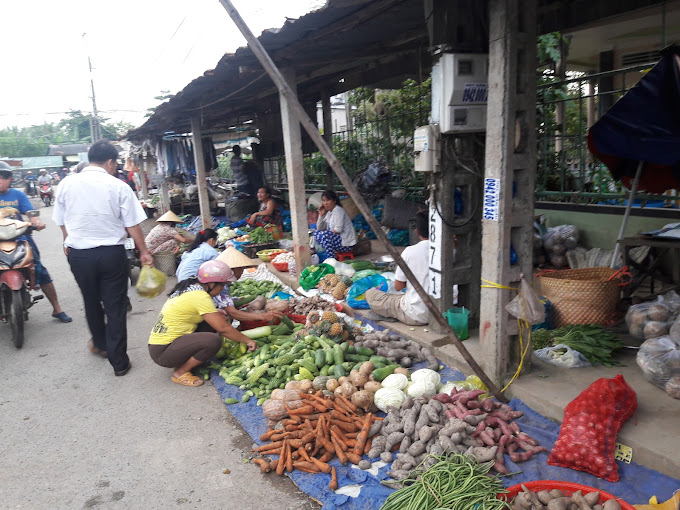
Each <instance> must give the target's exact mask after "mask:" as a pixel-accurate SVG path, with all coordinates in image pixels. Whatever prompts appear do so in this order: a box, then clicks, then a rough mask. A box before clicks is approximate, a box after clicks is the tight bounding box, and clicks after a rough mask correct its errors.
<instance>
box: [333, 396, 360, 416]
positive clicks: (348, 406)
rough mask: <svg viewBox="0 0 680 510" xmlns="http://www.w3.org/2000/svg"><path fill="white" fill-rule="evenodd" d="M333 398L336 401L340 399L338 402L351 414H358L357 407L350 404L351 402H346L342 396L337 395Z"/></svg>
mask: <svg viewBox="0 0 680 510" xmlns="http://www.w3.org/2000/svg"><path fill="white" fill-rule="evenodd" d="M335 398H336V400H337V399H340V402H342V405H344V406H345V407H347V409H349V410H350V411H352V413H354V414H357V413H358V412H359V408H358V407H357V406H355V405H354V404H352V402H350V401H349V400H347V399H346V398H345V397H343V396H342V395H338V396H337V397H335Z"/></svg>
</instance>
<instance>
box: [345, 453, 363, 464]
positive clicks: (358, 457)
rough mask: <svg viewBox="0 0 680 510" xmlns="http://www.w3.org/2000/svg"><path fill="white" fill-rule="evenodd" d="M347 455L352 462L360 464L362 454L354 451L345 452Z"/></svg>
mask: <svg viewBox="0 0 680 510" xmlns="http://www.w3.org/2000/svg"><path fill="white" fill-rule="evenodd" d="M345 455H346V456H347V459H348V460H349V461H350V462H351V463H352V464H359V462H361V455H357V454H356V453H352V452H345Z"/></svg>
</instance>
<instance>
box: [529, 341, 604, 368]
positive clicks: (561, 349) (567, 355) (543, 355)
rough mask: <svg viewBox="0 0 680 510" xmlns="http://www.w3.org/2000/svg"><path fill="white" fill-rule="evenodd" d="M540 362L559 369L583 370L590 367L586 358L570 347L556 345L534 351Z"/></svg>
mask: <svg viewBox="0 0 680 510" xmlns="http://www.w3.org/2000/svg"><path fill="white" fill-rule="evenodd" d="M534 355H535V356H536V357H537V358H538V359H540V360H541V361H543V362H545V363H548V364H549V365H553V366H556V367H561V368H584V367H590V366H592V365H591V364H590V362H589V361H588V360H587V359H586V357H585V356H584V355H583V354H581V353H580V352H578V351H575V350H574V349H572V348H571V347H569V346H567V345H564V344H558V345H555V346H554V347H546V348H544V349H538V350H536V351H534Z"/></svg>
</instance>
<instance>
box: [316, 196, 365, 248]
mask: <svg viewBox="0 0 680 510" xmlns="http://www.w3.org/2000/svg"><path fill="white" fill-rule="evenodd" d="M314 241H315V242H316V243H317V244H318V245H320V246H321V247H322V248H323V251H324V252H326V257H327V258H335V254H336V253H337V252H340V253H345V252H351V251H352V250H353V249H354V245H355V244H357V236H356V233H355V232H354V225H353V224H352V220H350V219H349V216H348V215H347V213H346V212H345V210H344V209H343V208H342V206H341V205H340V201H339V200H338V195H337V194H336V193H335V192H334V191H331V190H326V191H324V192H323V194H322V195H321V206H320V207H319V219H318V220H317V222H316V231H315V232H314Z"/></svg>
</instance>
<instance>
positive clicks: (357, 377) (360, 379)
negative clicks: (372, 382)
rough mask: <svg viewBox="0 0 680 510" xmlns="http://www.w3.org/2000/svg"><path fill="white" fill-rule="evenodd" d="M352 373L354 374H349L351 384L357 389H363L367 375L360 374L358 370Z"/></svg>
mask: <svg viewBox="0 0 680 510" xmlns="http://www.w3.org/2000/svg"><path fill="white" fill-rule="evenodd" d="M352 372H354V373H350V374H349V380H350V381H352V384H354V386H356V387H357V388H363V387H364V385H365V384H366V383H367V382H368V375H366V374H362V373H360V372H359V371H358V370H352Z"/></svg>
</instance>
